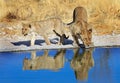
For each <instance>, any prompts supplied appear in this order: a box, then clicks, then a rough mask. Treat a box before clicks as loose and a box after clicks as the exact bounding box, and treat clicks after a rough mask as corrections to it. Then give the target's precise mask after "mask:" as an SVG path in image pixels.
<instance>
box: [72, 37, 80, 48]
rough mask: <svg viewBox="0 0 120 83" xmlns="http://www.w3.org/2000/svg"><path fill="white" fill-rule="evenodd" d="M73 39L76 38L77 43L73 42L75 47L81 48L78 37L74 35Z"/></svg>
mask: <svg viewBox="0 0 120 83" xmlns="http://www.w3.org/2000/svg"><path fill="white" fill-rule="evenodd" d="M73 38H74V40H75V42H73V43H74V44H73V45H75V46H76V45H77V46H79V45H80V44H79V41H78V36H77V35H73Z"/></svg>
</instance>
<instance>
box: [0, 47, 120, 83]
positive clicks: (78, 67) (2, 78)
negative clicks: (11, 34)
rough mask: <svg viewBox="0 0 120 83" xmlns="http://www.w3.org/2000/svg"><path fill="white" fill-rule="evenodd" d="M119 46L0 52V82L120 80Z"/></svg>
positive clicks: (111, 82) (106, 82)
mask: <svg viewBox="0 0 120 83" xmlns="http://www.w3.org/2000/svg"><path fill="white" fill-rule="evenodd" d="M119 52H120V48H95V49H87V50H83V49H61V50H40V51H28V52H6V53H0V83H68V82H69V83H119V82H120V60H119V59H120V53H119Z"/></svg>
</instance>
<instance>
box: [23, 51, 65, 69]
mask: <svg viewBox="0 0 120 83" xmlns="http://www.w3.org/2000/svg"><path fill="white" fill-rule="evenodd" d="M48 53H49V51H48V50H44V55H42V56H36V51H32V53H31V59H28V58H25V59H24V67H23V69H24V70H39V69H49V70H58V69H60V68H62V67H63V66H64V54H65V50H63V49H61V50H59V51H58V52H57V54H56V55H55V56H54V57H51V56H48Z"/></svg>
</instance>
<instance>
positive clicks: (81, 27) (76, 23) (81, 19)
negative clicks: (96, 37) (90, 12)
mask: <svg viewBox="0 0 120 83" xmlns="http://www.w3.org/2000/svg"><path fill="white" fill-rule="evenodd" d="M87 19H88V16H87V11H86V9H85V8H84V7H76V8H75V9H74V12H73V22H72V23H70V30H71V33H72V36H73V38H74V40H75V43H77V44H78V45H79V41H78V39H79V38H80V39H81V40H82V41H83V43H84V45H85V46H86V47H87V46H89V45H90V44H91V38H92V28H91V26H90V25H89V24H88V22H87Z"/></svg>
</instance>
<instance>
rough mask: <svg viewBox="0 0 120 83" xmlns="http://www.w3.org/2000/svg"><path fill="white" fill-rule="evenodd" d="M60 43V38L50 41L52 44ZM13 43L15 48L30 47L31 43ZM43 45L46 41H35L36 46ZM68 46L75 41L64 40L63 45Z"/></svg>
mask: <svg viewBox="0 0 120 83" xmlns="http://www.w3.org/2000/svg"><path fill="white" fill-rule="evenodd" d="M58 41H59V39H58V38H54V39H51V40H50V42H51V43H52V44H57V43H58ZM11 43H12V44H13V45H15V46H20V45H25V46H30V41H19V42H11ZM42 43H45V40H35V45H41V44H42ZM68 44H73V41H72V40H68V39H66V40H64V43H63V45H68ZM41 46H42V45H41Z"/></svg>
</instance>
